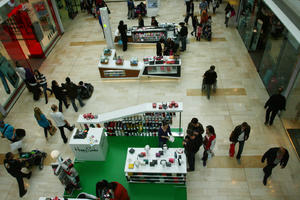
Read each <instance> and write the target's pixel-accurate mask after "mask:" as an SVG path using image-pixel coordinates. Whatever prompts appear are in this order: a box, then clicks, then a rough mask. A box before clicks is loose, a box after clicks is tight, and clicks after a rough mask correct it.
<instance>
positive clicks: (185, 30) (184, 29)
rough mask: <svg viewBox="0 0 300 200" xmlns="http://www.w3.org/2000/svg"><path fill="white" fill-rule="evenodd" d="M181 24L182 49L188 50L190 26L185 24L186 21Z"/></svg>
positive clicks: (180, 38)
mask: <svg viewBox="0 0 300 200" xmlns="http://www.w3.org/2000/svg"><path fill="white" fill-rule="evenodd" d="M179 25H180V26H181V29H180V31H179V34H178V35H179V40H180V42H181V49H180V51H185V50H186V39H187V35H188V28H187V27H186V26H185V24H184V22H180V23H179Z"/></svg>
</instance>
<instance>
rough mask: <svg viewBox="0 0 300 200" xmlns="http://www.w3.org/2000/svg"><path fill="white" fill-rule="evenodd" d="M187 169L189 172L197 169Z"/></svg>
mask: <svg viewBox="0 0 300 200" xmlns="http://www.w3.org/2000/svg"><path fill="white" fill-rule="evenodd" d="M186 171H188V172H193V171H195V170H194V169H190V168H187V170H186Z"/></svg>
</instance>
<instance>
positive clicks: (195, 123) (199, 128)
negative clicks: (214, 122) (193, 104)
mask: <svg viewBox="0 0 300 200" xmlns="http://www.w3.org/2000/svg"><path fill="white" fill-rule="evenodd" d="M187 129H188V130H192V131H193V132H195V131H196V132H198V133H200V135H202V134H203V133H204V129H203V126H202V124H201V123H199V122H198V119H197V118H193V119H192V120H191V122H190V123H189V125H188V128H187Z"/></svg>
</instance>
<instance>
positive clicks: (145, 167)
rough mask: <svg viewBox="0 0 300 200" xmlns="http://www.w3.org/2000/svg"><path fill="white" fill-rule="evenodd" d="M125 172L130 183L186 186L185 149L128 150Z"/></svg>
mask: <svg viewBox="0 0 300 200" xmlns="http://www.w3.org/2000/svg"><path fill="white" fill-rule="evenodd" d="M131 149H133V151H134V153H130V151H132V150H131ZM141 155H143V156H141ZM158 155H159V156H158ZM124 172H125V176H126V179H127V181H128V182H130V183H166V184H185V182H186V173H187V170H186V156H185V154H184V151H183V148H169V149H167V150H164V151H162V149H161V148H151V149H150V150H148V151H147V150H145V149H144V148H128V152H127V157H126V162H125V168H124Z"/></svg>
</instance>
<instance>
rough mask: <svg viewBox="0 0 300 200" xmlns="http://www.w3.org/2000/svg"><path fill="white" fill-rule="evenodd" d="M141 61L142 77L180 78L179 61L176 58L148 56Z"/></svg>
mask: <svg viewBox="0 0 300 200" xmlns="http://www.w3.org/2000/svg"><path fill="white" fill-rule="evenodd" d="M143 61H144V64H145V68H144V72H143V75H152V76H173V77H180V73H181V60H180V59H179V57H177V56H149V57H144V59H143Z"/></svg>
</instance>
